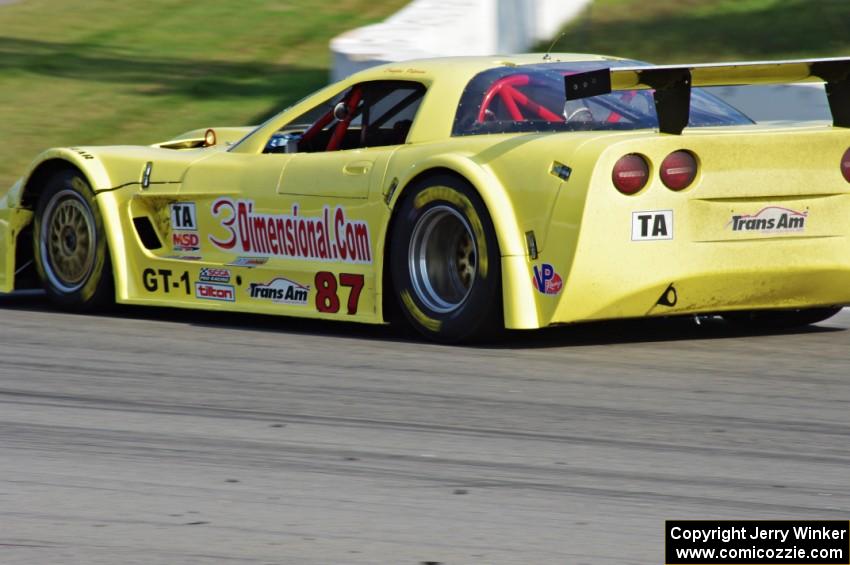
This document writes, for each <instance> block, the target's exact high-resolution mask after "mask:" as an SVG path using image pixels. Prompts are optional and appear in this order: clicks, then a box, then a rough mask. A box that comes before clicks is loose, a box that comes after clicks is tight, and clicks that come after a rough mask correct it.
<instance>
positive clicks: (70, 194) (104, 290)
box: [33, 170, 114, 311]
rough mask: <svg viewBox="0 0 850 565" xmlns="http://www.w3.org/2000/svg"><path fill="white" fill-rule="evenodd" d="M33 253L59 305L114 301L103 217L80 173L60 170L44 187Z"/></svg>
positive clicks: (71, 306)
mask: <svg viewBox="0 0 850 565" xmlns="http://www.w3.org/2000/svg"><path fill="white" fill-rule="evenodd" d="M33 256H34V257H35V263H36V269H37V270H38V275H39V277H40V279H41V281H42V284H43V286H44V289H45V290H46V292H47V295H48V297H49V298H50V300H51V301H53V302H54V303H55V304H57V305H59V306H61V307H63V308H66V309H69V310H78V311H82V310H93V309H96V308H98V307H102V306H106V305H107V304H109V303H111V302H112V300H113V299H114V290H113V284H112V268H111V265H110V262H109V253H108V249H107V245H106V234H105V230H104V227H103V220H102V219H101V216H100V211H99V209H98V205H97V201H96V200H95V198H94V193H93V192H92V190H91V188H90V187H89V184H88V182H86V180H85V179H84V178H83V176H82V175H81V174H80V173H78V172H76V171H71V170H67V171H61V172H59V173H57V174H55V175H54V176H53V177H51V178H50V180H49V181H48V182H47V185H46V186H45V187H44V191H43V192H42V194H41V197H40V198H39V201H38V206H37V207H36V211H35V229H34V230H33Z"/></svg>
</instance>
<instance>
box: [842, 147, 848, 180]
mask: <svg viewBox="0 0 850 565" xmlns="http://www.w3.org/2000/svg"><path fill="white" fill-rule="evenodd" d="M841 174H842V175H844V180H846V181H847V182H850V149H848V150H847V151H845V152H844V156H843V157H841Z"/></svg>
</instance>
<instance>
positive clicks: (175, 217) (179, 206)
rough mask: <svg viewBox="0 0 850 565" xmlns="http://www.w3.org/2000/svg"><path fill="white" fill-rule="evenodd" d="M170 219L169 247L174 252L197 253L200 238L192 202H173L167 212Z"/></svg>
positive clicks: (199, 246)
mask: <svg viewBox="0 0 850 565" xmlns="http://www.w3.org/2000/svg"><path fill="white" fill-rule="evenodd" d="M169 216H170V217H171V245H172V248H173V249H174V251H198V250H199V249H200V248H201V238H200V237H199V236H198V232H197V231H195V230H197V229H198V222H197V215H196V214H195V203H194V202H175V203H173V204H171V209H170V210H169Z"/></svg>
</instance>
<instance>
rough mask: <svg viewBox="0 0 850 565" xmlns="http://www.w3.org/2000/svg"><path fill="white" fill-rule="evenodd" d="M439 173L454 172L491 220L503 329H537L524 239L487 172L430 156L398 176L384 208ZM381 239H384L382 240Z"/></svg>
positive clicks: (462, 160)
mask: <svg viewBox="0 0 850 565" xmlns="http://www.w3.org/2000/svg"><path fill="white" fill-rule="evenodd" d="M439 172H450V173H454V174H456V175H458V176H461V177H463V178H464V179H466V180H467V182H469V183H470V184H471V185H472V186H473V187H474V188H475V190H476V191H477V192H478V194H479V195H480V196H481V199H482V200H483V201H484V205H485V206H486V207H487V211H488V212H489V214H490V218H491V219H492V220H493V227H494V228H495V230H496V238H497V240H498V242H499V250H500V252H501V255H502V296H503V306H504V316H505V326H506V327H508V328H515V329H520V328H536V327H538V325H539V323H538V319H537V306H536V304H535V296H534V288H533V285H532V279H531V277H530V276H529V274H528V273H529V267H528V251H527V249H526V246H525V240H524V237H523V235H522V233H521V230H520V228H519V223H518V222H517V217H516V213H515V210H514V207H513V204H512V203H511V199H510V198H509V197H508V194H507V192H506V190H505V187H504V186H502V184H501V182H499V179H498V178H497V177H496V176H495V175H494V174H493V172H492V171H491V170H489V169H488V168H486V167H482V166H481V165H479V164H477V163H476V162H474V161H473V160H472V159H471V158H469V157H466V156H463V155H459V154H457V153H451V154H441V155H435V156H431V157H429V158H426V159H423V160H421V161H417V162H416V163H415V164H414V165H412V166H411V167H410V168H408V169H407V170H406V171H404V172H403V174H402V175H400V176H399V178H398V186H399V187H401V188H399V189H398V190H396V192H395V193H394V194H390V195H389V196H390V198H389V202H388V205H389V206H390V208H395V205H396V204H397V203H398V202H399V199H400V198H401V197H402V195H403V194H405V193H406V190H407V189H408V187H409V186H410V185H411V184H413V183H414V182H415V181H417V180H419V179H421V178H425V177H426V176H427V175H428V174H431V173H439ZM383 239H384V240H386V237H384V238H383ZM379 280H380V279H379Z"/></svg>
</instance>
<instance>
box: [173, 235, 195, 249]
mask: <svg viewBox="0 0 850 565" xmlns="http://www.w3.org/2000/svg"><path fill="white" fill-rule="evenodd" d="M171 244H172V245H173V247H174V251H198V250H199V249H200V248H201V238H200V237H198V234H197V233H195V232H193V231H184V232H179V231H176V232H172V233H171Z"/></svg>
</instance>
